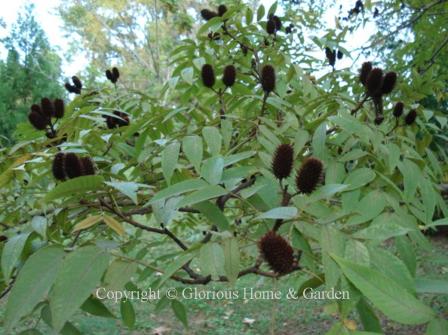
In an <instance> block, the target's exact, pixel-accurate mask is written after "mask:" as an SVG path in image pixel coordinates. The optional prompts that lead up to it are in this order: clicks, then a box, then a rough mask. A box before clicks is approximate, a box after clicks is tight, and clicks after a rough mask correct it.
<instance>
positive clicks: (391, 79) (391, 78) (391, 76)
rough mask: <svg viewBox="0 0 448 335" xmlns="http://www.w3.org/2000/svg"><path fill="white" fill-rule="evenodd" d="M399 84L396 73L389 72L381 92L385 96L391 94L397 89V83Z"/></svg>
mask: <svg viewBox="0 0 448 335" xmlns="http://www.w3.org/2000/svg"><path fill="white" fill-rule="evenodd" d="M396 82H397V73H396V72H387V73H386V75H385V76H384V78H383V86H382V88H381V92H382V93H383V94H389V93H391V92H392V90H393V89H394V87H395V83H396Z"/></svg>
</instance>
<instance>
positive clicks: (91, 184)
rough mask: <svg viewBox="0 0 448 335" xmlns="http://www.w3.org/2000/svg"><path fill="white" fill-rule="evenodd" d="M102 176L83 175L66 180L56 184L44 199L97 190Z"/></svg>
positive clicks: (100, 186) (50, 199) (48, 199)
mask: <svg viewBox="0 0 448 335" xmlns="http://www.w3.org/2000/svg"><path fill="white" fill-rule="evenodd" d="M103 182H104V178H103V177H102V176H83V177H78V178H74V179H70V180H67V181H65V182H63V183H60V184H58V185H57V186H56V187H55V188H54V189H52V190H51V191H50V192H48V193H47V195H46V196H45V201H47V202H49V201H52V200H55V199H60V198H63V197H66V196H73V195H77V194H85V193H86V192H89V191H98V190H100V189H101V188H102V186H103Z"/></svg>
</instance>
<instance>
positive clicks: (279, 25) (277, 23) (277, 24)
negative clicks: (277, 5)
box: [271, 15, 282, 31]
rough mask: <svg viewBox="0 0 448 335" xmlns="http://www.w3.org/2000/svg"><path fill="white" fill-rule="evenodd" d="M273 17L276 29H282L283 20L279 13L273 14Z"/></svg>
mask: <svg viewBox="0 0 448 335" xmlns="http://www.w3.org/2000/svg"><path fill="white" fill-rule="evenodd" d="M271 19H272V21H274V23H275V30H277V31H278V30H281V29H282V21H281V20H280V18H279V17H278V16H277V15H273V16H272V18H271Z"/></svg>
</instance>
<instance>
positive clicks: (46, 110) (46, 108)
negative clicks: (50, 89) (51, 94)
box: [40, 98, 54, 118]
mask: <svg viewBox="0 0 448 335" xmlns="http://www.w3.org/2000/svg"><path fill="white" fill-rule="evenodd" d="M40 106H41V108H42V114H44V115H45V116H46V117H48V118H51V117H52V116H54V106H53V103H52V102H51V100H50V99H48V98H42V99H41V100H40Z"/></svg>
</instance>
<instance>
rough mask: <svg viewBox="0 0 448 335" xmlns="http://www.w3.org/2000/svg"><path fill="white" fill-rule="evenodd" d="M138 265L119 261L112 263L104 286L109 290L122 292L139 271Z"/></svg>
mask: <svg viewBox="0 0 448 335" xmlns="http://www.w3.org/2000/svg"><path fill="white" fill-rule="evenodd" d="M137 267H138V266H137V264H136V263H132V262H125V261H122V260H120V259H117V260H115V261H113V262H112V264H111V265H110V266H109V268H108V269H107V271H106V274H105V276H104V286H105V287H106V288H107V289H108V290H113V291H118V290H121V289H122V288H123V287H124V286H125V285H126V283H127V282H128V281H129V280H130V279H131V276H132V275H133V274H134V273H135V272H136V271H137Z"/></svg>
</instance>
